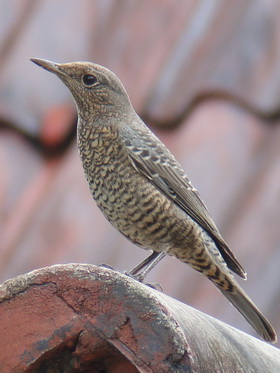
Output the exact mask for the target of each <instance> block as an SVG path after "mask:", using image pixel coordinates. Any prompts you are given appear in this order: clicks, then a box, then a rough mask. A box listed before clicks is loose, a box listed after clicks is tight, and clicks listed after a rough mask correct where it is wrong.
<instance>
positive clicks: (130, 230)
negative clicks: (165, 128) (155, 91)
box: [32, 59, 276, 342]
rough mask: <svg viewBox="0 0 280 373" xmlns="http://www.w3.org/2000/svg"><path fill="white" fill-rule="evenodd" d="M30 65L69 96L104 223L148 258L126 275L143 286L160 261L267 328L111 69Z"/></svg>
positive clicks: (230, 258)
mask: <svg viewBox="0 0 280 373" xmlns="http://www.w3.org/2000/svg"><path fill="white" fill-rule="evenodd" d="M32 61H33V62H35V63H36V64H38V65H39V66H41V67H43V68H45V69H46V70H48V71H51V72H53V73H55V74H56V75H57V76H58V77H59V78H60V79H61V80H62V81H63V82H64V83H65V84H66V86H67V87H68V88H69V89H70V91H71V93H72V95H73V97H74V99H75V102H76V106H77V110H78V116H79V120H78V148H79V153H80V157H81V160H82V164H83V168H84V172H85V176H86V178H87V181H88V183H89V187H90V190H91V193H92V196H93V198H94V199H95V201H96V203H97V205H98V207H99V208H100V209H101V211H102V212H103V214H104V215H105V217H106V218H107V219H108V220H109V221H110V222H111V223H112V224H113V226H114V227H115V228H116V229H118V230H119V231H120V232H121V233H122V234H124V235H125V236H126V237H127V238H128V239H129V240H131V241H132V242H134V243H135V244H137V245H139V246H141V247H143V248H145V249H151V250H152V251H153V254H152V255H151V256H150V257H149V258H148V259H146V260H145V261H144V262H143V263H141V264H140V265H139V266H137V267H136V268H135V269H134V270H132V271H131V274H132V275H134V276H138V278H140V279H143V278H144V276H145V275H146V274H147V273H148V272H149V271H150V270H151V268H152V267H153V266H154V265H155V264H156V263H157V262H158V261H159V260H160V259H161V258H162V257H164V256H165V255H173V256H175V257H176V258H178V259H179V260H181V261H182V262H184V263H188V264H190V265H191V266H192V267H193V268H194V269H196V270H197V271H200V272H202V273H203V274H204V275H205V276H207V277H208V278H209V279H210V280H211V281H212V282H213V283H214V284H215V285H216V286H217V287H218V289H219V290H220V291H221V292H222V293H223V294H224V295H225V297H226V298H227V299H228V300H229V301H230V302H231V303H232V304H233V305H234V306H235V307H236V308H237V309H238V310H239V311H240V312H241V314H242V315H243V316H244V317H245V318H246V319H247V320H248V321H249V323H250V324H251V325H252V326H253V328H255V330H256V331H257V332H258V333H259V334H260V335H261V337H262V338H263V339H265V340H267V341H271V342H274V341H276V334H275V331H274V330H273V328H272V326H271V325H270V324H269V322H268V321H267V320H266V319H265V317H264V316H263V315H262V314H261V312H260V311H259V310H258V308H257V307H256V306H255V305H254V303H253V302H252V301H251V300H250V299H249V297H248V296H247V295H246V294H245V292H244V291H243V290H242V289H241V287H240V286H239V285H238V284H237V282H236V281H235V279H234V277H233V275H232V273H231V271H233V272H235V273H237V274H238V275H240V276H241V277H243V278H246V273H245V271H244V270H243V268H242V267H241V265H240V264H239V263H238V261H237V259H236V258H235V256H234V255H233V253H232V252H231V251H230V249H229V247H228V246H227V245H226V243H225V241H224V240H223V238H222V236H221V235H220V233H219V231H218V229H217V227H216V225H215V223H214V221H213V220H212V218H211V216H210V214H209V212H208V210H207V208H206V206H205V205H204V203H203V201H202V199H201V198H200V196H199V194H198V193H197V191H196V189H195V188H194V187H193V186H192V184H191V182H190V181H189V179H188V178H187V176H186V175H185V173H184V171H183V169H182V168H181V166H180V165H179V164H178V162H177V161H176V160H175V158H174V157H173V155H172V154H171V153H170V152H169V151H168V149H167V148H166V147H165V146H164V145H163V144H162V143H161V141H160V140H159V139H158V138H157V137H156V136H155V135H154V134H153V133H152V132H151V131H150V130H149V129H148V128H147V127H146V125H145V124H144V123H143V121H142V120H141V119H140V118H139V117H138V115H137V114H136V113H135V111H134V109H133V107H132V106H131V103H130V101H129V98H128V95H127V93H126V91H125V89H124V87H123V85H122V83H121V82H120V80H119V79H118V77H117V76H116V75H115V74H113V73H112V72H111V71H110V70H108V69H106V68H104V67H102V66H99V65H96V64H92V63H89V62H74V63H66V64H56V63H52V62H49V61H45V60H40V59H33V60H32Z"/></svg>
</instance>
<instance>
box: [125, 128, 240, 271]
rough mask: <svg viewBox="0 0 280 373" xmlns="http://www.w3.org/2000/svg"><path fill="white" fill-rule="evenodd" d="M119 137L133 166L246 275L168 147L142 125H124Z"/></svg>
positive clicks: (230, 266)
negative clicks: (185, 214) (207, 235)
mask: <svg viewBox="0 0 280 373" xmlns="http://www.w3.org/2000/svg"><path fill="white" fill-rule="evenodd" d="M120 139H121V141H122V143H123V144H124V145H125V148H126V149H127V151H128V156H129V159H130V161H131V163H132V165H133V167H134V168H135V169H136V170H137V171H138V172H139V173H141V174H142V175H144V176H145V177H146V178H147V179H148V180H149V181H150V182H151V183H152V184H153V185H154V186H155V187H156V188H158V189H159V190H160V191H161V192H162V193H163V194H165V196H166V197H168V198H169V199H171V200H172V201H174V203H176V204H177V205H178V206H179V207H180V208H181V209H182V210H184V211H185V212H186V213H187V214H188V215H189V216H190V217H191V218H192V219H194V220H195V221H196V222H197V223H198V224H199V225H200V226H201V227H202V228H204V229H205V230H206V231H207V232H208V234H209V235H210V236H211V237H212V239H213V240H214V242H215V243H216V245H217V247H218V249H219V251H220V252H221V255H222V256H223V258H224V260H225V262H226V263H227V265H228V267H229V268H230V269H231V270H232V271H233V272H235V273H237V274H238V275H240V276H241V277H243V278H246V272H245V271H244V269H243V268H242V266H241V265H240V264H239V262H238V261H237V259H236V257H235V256H234V254H233V253H232V252H231V250H230V249H229V247H228V246H227V244H226V243H225V241H224V240H223V238H222V236H221V235H220V233H219V231H218V229H217V227H216V225H215V223H214V221H213V219H212V218H211V216H210V214H209V212H208V210H207V208H206V206H205V204H204V202H203V201H202V199H201V197H200V195H199V194H198V192H197V190H196V189H195V188H194V187H193V186H192V184H191V182H190V180H189V179H188V178H187V176H186V175H185V173H184V171H183V169H182V168H181V166H180V165H179V164H178V162H177V161H176V160H175V158H174V157H173V155H172V154H171V153H170V152H169V150H168V149H167V148H166V147H165V146H164V145H163V144H162V143H161V142H160V141H159V140H158V139H157V137H156V136H155V135H154V134H153V133H152V132H150V131H149V130H148V132H147V129H146V128H145V130H144V129H143V130H142V131H141V130H136V129H134V128H131V127H129V128H128V127H124V128H123V129H122V130H121V131H120Z"/></svg>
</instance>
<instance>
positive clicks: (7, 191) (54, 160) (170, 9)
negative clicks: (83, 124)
mask: <svg viewBox="0 0 280 373" xmlns="http://www.w3.org/2000/svg"><path fill="white" fill-rule="evenodd" d="M279 12H280V4H279V2H278V1H277V0H254V1H253V0H247V1H242V2H220V1H218V0H199V1H197V0H192V1H176V2H174V1H173V0H164V1H160V0H152V1H151V0H141V1H140V0H120V1H113V0H96V1H90V0H83V1H74V0H60V1H59V2H57V1H55V0H49V1H46V0H40V1H37V0H2V1H1V3H0V35H1V36H0V167H1V177H0V223H1V225H0V237H1V240H0V268H1V271H0V278H1V281H4V280H5V279H7V278H9V277H12V276H15V275H17V274H20V273H23V272H26V271H29V270H32V269H35V268H38V267H41V266H46V265H50V264H54V263H67V262H89V263H94V264H99V263H108V264H110V265H112V266H113V267H115V268H117V269H120V270H129V269H131V268H132V267H133V266H134V265H136V264H137V263H138V261H140V260H141V259H143V258H144V257H145V256H146V255H147V253H146V252H145V251H143V250H140V249H138V248H136V247H135V246H133V245H132V244H130V243H129V242H128V241H127V240H126V239H125V238H123V237H122V236H121V235H120V234H119V233H118V232H116V231H115V230H114V229H113V228H112V227H111V226H110V225H109V223H108V222H107V221H106V220H105V219H104V218H103V216H102V214H101V213H100V212H99V210H98V209H97V207H96V205H95V203H94V202H93V201H92V198H91V195H90V193H89V191H88V187H87V184H86V181H85V179H84V176H83V171H82V167H81V164H80V161H79V159H78V152H77V148H76V141H75V121H76V112H75V106H74V103H73V101H72V98H71V96H70V93H69V92H68V90H67V89H66V88H65V87H64V86H63V84H61V82H59V80H58V79H57V78H55V77H53V76H51V75H50V74H48V73H47V72H44V71H42V70H41V69H39V68H38V67H36V66H35V65H33V64H32V63H31V62H30V61H29V59H30V58H31V57H41V58H46V59H50V60H54V61H57V62H70V61H75V60H91V61H94V62H96V63H100V64H103V65H105V66H107V67H108V68H110V69H111V70H113V71H114V72H115V73H116V74H117V75H119V77H120V78H121V79H122V81H123V83H124V85H125V87H126V89H127V91H128V93H129V95H130V97H131V100H132V103H133V105H134V106H135V108H136V110H137V111H138V113H139V114H140V116H142V117H143V118H145V119H146V120H147V123H148V125H150V126H151V127H152V129H153V131H155V132H156V134H157V135H158V136H159V137H160V138H161V139H162V140H163V142H164V143H165V144H166V145H167V146H168V147H169V148H170V150H171V151H172V152H173V153H174V154H175V156H176V157H177V159H178V160H179V161H180V162H181V164H182V165H183V167H184V169H185V170H186V172H187V174H188V176H189V177H190V178H191V179H192V181H193V184H194V185H195V186H196V187H197V189H198V190H199V191H200V193H201V195H202V197H203V199H204V200H205V202H206V204H207V206H208V207H209V210H210V211H211V214H212V215H213V217H214V219H215V221H216V223H217V225H218V226H219V228H220V230H221V232H222V234H223V236H224V237H225V239H226V241H227V242H228V243H229V245H230V247H231V248H232V250H233V251H234V253H235V254H236V255H237V257H238V258H239V260H240V262H241V263H242V264H243V266H244V267H245V269H246V270H247V272H248V281H247V282H246V283H244V282H243V283H242V286H244V288H245V289H246V291H247V292H248V293H249V294H250V295H251V296H252V298H253V299H254V301H255V302H256V303H257V305H258V306H259V307H260V308H261V309H262V310H263V312H264V313H265V315H266V316H267V317H268V318H269V319H270V321H271V322H272V323H273V325H274V326H275V328H276V329H277V331H278V334H279V335H280V312H279V309H280V273H279V263H280V229H279V222H280V209H279V204H280V176H279V175H280V146H279V144H280V127H279V118H280V116H279V114H280V99H279V97H280V63H279V59H280V48H279V45H280V32H279V31H280V24H279ZM149 281H154V282H159V283H161V284H162V286H163V289H164V291H165V292H166V293H168V294H170V295H171V296H173V297H175V298H178V299H180V300H182V301H184V302H186V303H188V304H190V305H192V306H194V307H197V308H199V309H201V310H202V311H204V312H207V313H209V314H211V315H213V316H215V317H218V318H220V319H222V320H224V321H226V322H228V323H230V324H232V325H234V326H237V327H240V328H242V329H243V330H245V331H249V332H250V333H252V330H251V328H250V327H249V326H248V325H247V323H246V322H245V321H243V319H242V317H241V316H240V315H238V314H237V312H236V311H235V310H234V309H233V308H232V307H231V306H230V305H229V304H228V303H227V302H226V301H225V300H224V298H223V297H222V296H221V295H220V294H219V293H218V292H217V291H216V289H215V288H214V287H213V286H212V284H211V283H210V282H209V281H207V280H206V279H204V278H203V277H202V276H201V275H200V274H198V273H195V272H194V271H193V270H191V269H189V268H188V267H187V266H186V265H184V264H182V263H180V262H178V261H177V260H173V259H172V258H167V259H165V260H164V261H162V262H161V263H160V264H159V265H158V266H157V267H156V268H155V270H154V271H153V272H152V274H151V275H150V278H149Z"/></svg>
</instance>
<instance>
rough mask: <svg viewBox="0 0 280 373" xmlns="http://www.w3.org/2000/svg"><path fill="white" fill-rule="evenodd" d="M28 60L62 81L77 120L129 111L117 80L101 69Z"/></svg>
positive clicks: (91, 65)
mask: <svg viewBox="0 0 280 373" xmlns="http://www.w3.org/2000/svg"><path fill="white" fill-rule="evenodd" d="M31 61H32V62H34V63H36V64H37V65H39V66H40V67H42V68H44V69H45V70H48V71H50V72H52V73H54V74H55V75H57V76H58V77H59V78H60V79H61V80H62V81H63V83H64V84H65V85H66V86H67V87H68V88H69V89H70V91H71V93H72V95H73V97H74V100H75V102H76V106H77V110H78V114H79V116H80V117H81V118H85V119H88V118H90V117H98V116H99V115H104V114H105V115H106V114H108V115H111V116H112V115H122V113H125V112H127V111H129V108H131V109H132V107H131V104H130V101H129V98H128V95H127V93H126V91H125V89H124V87H123V85H122V83H121V81H120V79H119V78H118V77H117V76H116V75H115V74H114V73H113V72H112V71H110V70H108V69H106V68H105V67H103V66H100V65H97V64H94V63H90V62H71V63H55V62H51V61H47V60H43V59H38V58H32V59H31Z"/></svg>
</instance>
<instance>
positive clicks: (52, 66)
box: [30, 58, 65, 75]
mask: <svg viewBox="0 0 280 373" xmlns="http://www.w3.org/2000/svg"><path fill="white" fill-rule="evenodd" d="M30 61H32V62H34V63H36V65H38V66H40V67H42V68H43V69H45V70H47V71H50V72H51V73H54V74H55V75H65V73H64V72H63V71H62V70H61V69H60V64H59V63H55V62H51V61H48V60H43V59H41V58H31V59H30Z"/></svg>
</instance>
